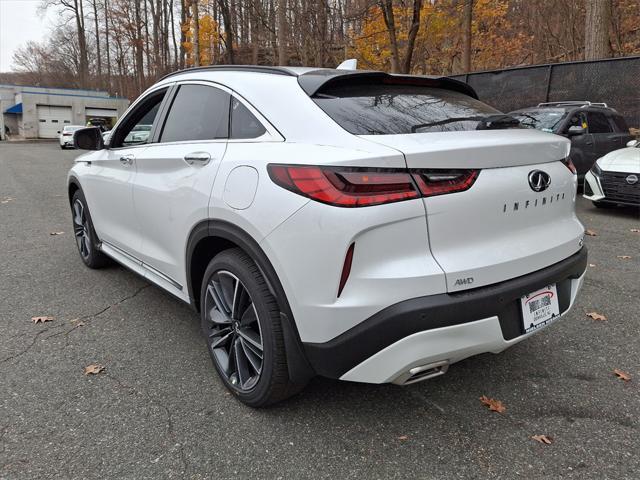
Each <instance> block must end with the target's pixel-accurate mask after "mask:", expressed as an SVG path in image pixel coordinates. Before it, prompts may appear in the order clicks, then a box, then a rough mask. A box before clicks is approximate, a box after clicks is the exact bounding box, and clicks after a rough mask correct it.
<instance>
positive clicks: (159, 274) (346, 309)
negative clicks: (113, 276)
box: [69, 68, 586, 383]
mask: <svg viewBox="0 0 640 480" xmlns="http://www.w3.org/2000/svg"><path fill="white" fill-rule="evenodd" d="M273 70H274V71H269V69H259V68H256V69H250V68H249V69H242V68H220V69H216V68H210V69H198V70H195V71H185V72H182V73H178V74H174V75H171V76H168V77H166V78H164V79H162V80H161V81H160V82H158V83H157V84H156V85H154V86H153V87H152V88H151V89H150V90H149V91H147V92H145V94H143V95H141V98H145V97H147V96H148V95H149V94H151V93H153V92H157V91H159V90H161V89H163V88H166V87H167V86H173V85H178V84H180V85H188V84H199V85H206V86H210V87H212V88H218V89H221V90H222V91H225V92H228V93H229V94H231V95H232V96H233V97H235V98H237V99H238V101H240V102H241V103H243V104H244V105H245V106H246V108H247V109H248V110H249V111H250V112H251V113H252V114H253V115H254V116H255V117H256V118H257V119H258V120H259V121H260V123H261V124H262V125H263V126H264V129H265V133H264V134H263V135H262V136H260V137H259V138H253V139H240V140H235V139H229V140H227V139H220V140H202V141H187V142H181V141H175V142H166V143H165V142H158V143H153V142H152V143H147V144H143V145H136V146H130V147H124V148H109V149H104V150H99V151H94V152H90V153H87V154H85V155H82V156H81V157H79V158H78V159H77V161H76V163H75V165H74V166H73V168H72V169H71V171H70V176H69V181H70V188H71V189H72V190H73V189H76V188H81V189H82V191H83V192H84V195H85V196H86V199H87V203H88V207H89V209H90V212H91V217H92V220H93V224H94V227H95V231H96V234H97V236H98V237H99V239H100V242H101V243H100V249H101V251H102V252H104V253H105V254H107V255H108V256H110V257H112V258H114V259H115V260H117V261H118V262H120V263H122V264H123V265H125V266H127V267H129V268H130V269H131V270H133V271H135V272H138V273H139V274H141V275H143V276H145V277H146V278H147V279H148V280H149V281H151V282H153V283H155V284H156V285H158V286H160V287H162V288H164V289H165V290H167V291H168V292H170V293H172V294H173V295H175V296H176V297H178V298H180V299H181V300H183V301H184V302H187V303H190V304H192V305H194V306H195V307H196V308H197V307H198V306H199V303H198V295H199V293H198V292H199V290H198V288H199V287H198V280H197V279H195V277H194V273H193V272H194V269H197V268H198V265H195V264H193V263H192V262H191V261H190V256H191V254H192V253H193V252H194V249H196V250H197V249H198V247H197V246H194V245H196V244H197V245H200V243H197V242H198V241H200V240H199V239H201V238H205V237H215V238H218V237H220V238H223V239H225V241H233V242H240V240H242V242H243V243H242V245H246V250H247V252H249V253H250V255H251V256H252V257H253V258H254V260H255V261H256V263H257V264H258V265H259V266H260V268H262V269H264V270H265V271H267V270H268V271H271V269H272V270H273V273H274V276H273V277H270V278H271V281H272V282H273V283H276V284H278V285H275V286H274V287H273V288H274V290H275V291H276V292H278V291H280V288H279V285H281V291H282V292H283V293H284V295H285V296H286V300H285V302H286V303H287V304H288V306H289V307H290V310H288V309H283V315H286V316H287V317H291V318H290V319H289V320H290V321H291V324H290V327H291V328H292V335H293V337H292V338H294V339H295V341H296V343H297V344H298V346H299V347H300V352H302V353H300V352H298V353H299V355H301V356H302V357H304V361H305V362H308V364H309V365H311V368H312V370H313V373H317V374H321V375H325V376H328V377H333V378H341V379H343V380H350V381H358V382H371V383H384V382H395V383H411V382H413V381H416V380H419V379H424V378H428V377H430V376H434V375H437V374H440V373H444V371H446V368H447V367H448V365H449V364H451V363H454V362H456V361H459V360H461V359H463V358H466V357H468V356H471V355H475V354H479V353H483V352H494V353H497V352H500V351H502V350H504V349H505V348H507V347H509V346H510V345H513V344H514V343H516V342H518V341H520V340H523V339H524V338H526V337H528V336H529V335H530V333H524V330H522V331H521V330H518V329H519V328H520V327H519V326H518V325H520V324H517V322H520V323H522V322H521V320H517V321H516V320H515V316H517V315H519V313H518V311H517V309H518V308H519V307H518V305H519V303H518V302H520V297H521V296H522V295H524V294H525V293H529V292H533V291H535V290H538V289H539V288H541V287H543V286H545V285H547V284H550V282H553V283H555V284H557V285H558V292H559V293H558V295H560V298H561V311H560V315H564V314H566V312H567V311H568V310H569V308H570V307H571V305H572V304H573V302H574V300H575V298H576V295H577V293H578V291H579V289H580V286H581V284H582V281H583V278H584V267H585V266H586V263H585V262H586V251H585V249H584V247H583V245H582V244H583V234H584V228H583V226H582V224H581V223H580V222H579V220H578V218H577V217H576V215H575V211H574V207H575V199H576V187H577V180H576V176H575V175H574V174H573V173H572V172H571V171H570V170H569V168H567V166H566V165H565V163H563V161H564V160H565V159H566V158H567V156H568V152H569V146H570V143H569V141H568V140H566V139H564V138H561V137H559V136H555V135H551V134H547V133H543V132H539V131H536V130H529V129H509V130H478V131H454V132H450V131H447V132H428V133H412V134H394V135H354V134H352V133H349V132H348V131H347V130H345V129H344V128H343V127H341V126H340V125H339V124H338V123H337V122H335V121H334V120H332V118H330V116H329V115H327V113H325V111H323V110H322V109H321V108H319V107H318V105H317V104H316V103H315V102H314V100H313V99H312V98H310V96H309V94H308V93H307V92H306V91H305V90H303V88H301V85H300V83H299V80H300V78H302V76H303V75H304V74H312V73H313V72H314V70H315V69H309V68H282V69H281V71H282V72H284V74H282V73H278V71H276V70H275V69H273ZM321 72H329V73H328V74H327V75H333V73H331V72H334V71H328V70H322V71H321ZM343 73H344V74H345V75H347V74H349V73H350V72H343ZM319 81H320V80H319ZM460 88H462V87H460ZM139 102H140V99H139V100H138V101H136V102H134V103H133V105H132V106H131V107H130V110H129V111H128V112H127V113H126V114H125V115H124V116H123V117H122V119H121V120H120V121H119V123H118V125H116V126H115V127H114V130H113V131H112V135H111V139H114V135H115V134H114V133H113V132H116V131H117V130H118V127H119V126H120V125H121V124H122V122H123V121H124V119H126V118H127V116H128V115H129V114H130V112H131V111H133V110H134V109H135V108H136V106H137V105H138V104H139ZM153 135H155V134H154V133H152V136H153ZM193 153H196V154H205V155H206V156H209V157H210V158H211V160H210V161H208V162H207V163H205V164H193V163H189V162H188V161H185V160H184V158H185V156H187V157H188V156H189V155H191V154H193ZM123 158H126V160H124V161H123V160H122V159H123ZM270 164H287V165H302V166H305V165H313V166H321V167H339V168H343V167H367V168H381V169H398V171H407V169H475V170H479V173H478V175H477V178H476V180H475V183H473V185H472V186H471V187H470V188H468V189H467V190H465V191H460V192H458V193H451V194H446V195H438V196H430V197H421V198H415V199H409V200H405V201H397V202H394V203H385V204H382V205H376V206H368V207H362V208H341V207H337V206H333V205H328V204H326V203H321V202H319V201H315V200H312V199H310V198H308V197H305V196H303V195H300V194H296V193H293V192H292V191H289V190H287V189H285V188H283V187H282V186H280V185H278V184H276V183H275V182H274V181H273V180H272V179H271V178H270V175H269V173H268V165H270ZM416 171H417V170H416ZM534 171H543V172H545V173H546V174H547V175H548V176H549V178H550V179H551V180H550V184H548V185H547V186H548V188H547V189H546V190H545V191H542V192H535V191H533V190H532V188H533V187H532V185H531V180H530V178H529V176H530V174H531V173H532V172H534ZM229 232H231V233H229ZM194 242H195V243H194ZM354 244H355V247H354V248H353V251H352V252H353V257H352V263H351V270H350V273H349V274H348V280H347V281H346V284H344V285H343V288H344V289H343V290H342V291H341V292H340V293H339V290H340V286H339V283H340V280H341V275H342V274H343V273H344V265H345V255H346V254H347V252H348V251H349V249H350V246H351V245H354ZM205 266H206V265H205ZM202 268H203V267H202ZM267 276H268V275H267ZM505 282H507V283H505ZM509 282H511V283H509ZM507 286H509V287H508V288H509V290H508V292H510V293H508V295H511V296H508V295H507V296H505V297H504V302H505V304H504V305H501V304H499V303H500V302H502V301H503V297H500V298H498V297H495V298H494V299H493V300H491V301H488V300H487V301H485V303H482V301H480V300H477V301H476V300H473V299H475V298H479V297H475V296H474V295H485V297H483V298H485V299H487V298H488V297H486V295H490V294H492V292H497V291H498V290H500V291H503V290H501V289H504V288H507ZM504 291H506V290H504ZM560 291H562V293H560ZM492 298H493V297H492ZM449 301H450V302H451V308H449V309H448V311H446V310H447V308H448V307H446V308H445V307H444V304H442V302H445V303H446V302H449ZM469 302H471V303H469ZM473 302H476V303H477V304H476V303H473ZM418 304H419V305H424V308H425V309H426V310H424V311H427V312H433V315H431V313H428V314H427V313H425V314H424V315H422V316H420V315H419V314H415V315H413V313H412V314H408V313H406V311H411V312H414V313H415V312H416V311H418V310H419V309H420V308H423V307H420V306H419V305H418ZM507 304H508V314H507V313H504V312H506V310H505V309H506V308H507V307H506V305H507ZM403 309H404V310H403ZM406 309H408V310H406ZM416 309H418V310H416ZM443 309H444V310H443ZM420 311H422V310H420ZM454 313H455V315H454ZM503 313H504V318H503V319H502V320H501V318H500V317H501V316H502V315H503ZM388 314H393V315H398V321H397V322H396V325H398V326H397V328H396V327H394V326H393V325H394V322H393V321H391V320H389V319H388V318H386V316H387V315H388ZM440 314H441V315H440ZM393 315H392V316H393ZM507 316H509V318H511V317H513V318H511V319H510V320H508V321H509V322H511V323H512V324H513V325H512V329H515V330H514V331H513V332H512V333H511V334H509V335H507V334H506V333H505V331H504V330H503V329H501V321H502V322H507V320H506V318H507ZM449 317H451V318H449ZM394 318H395V317H394ZM518 318H519V317H518ZM418 320H419V321H422V322H423V325H422V326H420V325H417V326H416V325H415V322H416V321H418ZM385 328H386V329H387V330H386V331H387V332H388V334H384V333H382V332H384V331H385V330H384V329H385ZM514 332H515V333H514ZM360 340H361V341H360ZM359 344H362V350H360V347H358V348H354V346H358V345H359ZM287 348H288V351H287V355H288V356H290V357H289V358H292V357H295V354H291V352H290V349H292V348H293V347H291V345H288V347H287Z"/></svg>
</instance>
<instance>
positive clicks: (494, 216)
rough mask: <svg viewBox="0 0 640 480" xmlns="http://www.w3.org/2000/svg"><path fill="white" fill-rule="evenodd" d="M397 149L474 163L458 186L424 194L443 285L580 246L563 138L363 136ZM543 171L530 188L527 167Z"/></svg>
mask: <svg viewBox="0 0 640 480" xmlns="http://www.w3.org/2000/svg"><path fill="white" fill-rule="evenodd" d="M365 138H369V139H370V140H373V141H376V142H378V143H382V144H384V145H388V146H390V147H393V148H395V149H397V150H399V151H401V152H403V153H404V155H405V157H406V161H407V166H408V167H409V168H410V169H420V170H423V169H424V170H425V171H427V172H430V171H437V170H440V169H443V170H447V171H448V170H450V169H453V170H456V169H463V170H467V169H474V170H479V173H478V176H477V178H476V180H475V182H474V183H473V185H472V186H471V187H470V188H469V189H468V190H465V191H461V192H457V193H450V194H445V195H437V196H432V197H426V198H424V199H423V202H424V206H425V211H426V215H427V225H428V232H429V243H430V248H431V253H432V255H433V256H434V258H435V259H436V261H437V262H438V263H439V264H440V266H441V267H442V269H443V270H444V272H445V274H446V278H447V289H448V291H450V292H453V291H459V290H465V289H469V288H475V287H480V286H483V285H490V284H493V283H497V282H500V281H504V280H507V279H510V278H515V277H518V276H520V275H524V274H527V273H530V272H533V271H536V270H539V269H541V268H544V267H547V266H549V265H552V264H554V263H557V262H559V261H561V260H563V259H565V258H567V257H569V256H570V255H572V254H573V253H575V252H577V251H578V250H579V249H580V246H581V238H582V235H583V232H584V229H583V227H582V225H581V224H580V222H579V221H578V219H577V218H576V216H575V212H574V206H575V196H576V180H575V177H574V175H573V174H572V173H571V172H570V171H569V169H568V168H567V167H566V166H565V165H564V164H563V163H562V162H560V161H557V160H558V159H562V158H564V157H566V155H567V152H568V148H569V143H568V141H567V140H565V139H563V138H561V137H558V136H555V135H550V134H545V133H541V132H537V131H533V130H496V131H468V132H447V133H423V134H412V135H384V136H380V135H377V136H371V137H370V136H366V137H365ZM535 170H540V171H542V172H545V173H547V174H548V175H549V178H550V180H551V182H550V184H549V186H548V188H546V189H545V190H543V191H541V192H535V191H534V190H533V189H532V186H531V185H530V183H529V174H530V173H531V172H532V171H535Z"/></svg>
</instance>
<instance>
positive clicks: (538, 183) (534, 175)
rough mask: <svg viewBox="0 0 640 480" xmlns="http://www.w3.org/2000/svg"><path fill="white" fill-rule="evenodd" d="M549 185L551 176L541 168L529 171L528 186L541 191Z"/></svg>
mask: <svg viewBox="0 0 640 480" xmlns="http://www.w3.org/2000/svg"><path fill="white" fill-rule="evenodd" d="M549 185H551V176H550V175H549V174H548V173H547V172H543V171H542V170H532V171H531V172H529V186H530V187H531V190H533V191H534V192H542V191H543V190H546V189H547V188H549Z"/></svg>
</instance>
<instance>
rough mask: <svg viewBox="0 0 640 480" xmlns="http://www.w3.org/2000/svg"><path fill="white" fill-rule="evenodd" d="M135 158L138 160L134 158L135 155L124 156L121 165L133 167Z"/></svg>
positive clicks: (121, 158)
mask: <svg viewBox="0 0 640 480" xmlns="http://www.w3.org/2000/svg"><path fill="white" fill-rule="evenodd" d="M135 158H136V157H134V156H133V155H131V154H128V155H122V156H121V157H120V163H121V164H123V165H131V164H132V163H133V160H134V159H135Z"/></svg>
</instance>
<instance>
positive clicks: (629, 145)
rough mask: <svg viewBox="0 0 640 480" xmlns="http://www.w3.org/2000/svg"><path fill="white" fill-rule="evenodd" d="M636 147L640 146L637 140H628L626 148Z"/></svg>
mask: <svg viewBox="0 0 640 480" xmlns="http://www.w3.org/2000/svg"><path fill="white" fill-rule="evenodd" d="M638 145H640V142H639V141H638V140H630V141H628V142H627V147H637V146H638Z"/></svg>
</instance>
